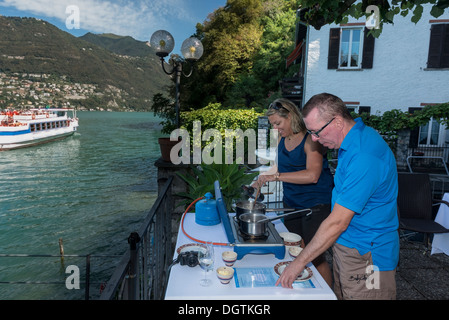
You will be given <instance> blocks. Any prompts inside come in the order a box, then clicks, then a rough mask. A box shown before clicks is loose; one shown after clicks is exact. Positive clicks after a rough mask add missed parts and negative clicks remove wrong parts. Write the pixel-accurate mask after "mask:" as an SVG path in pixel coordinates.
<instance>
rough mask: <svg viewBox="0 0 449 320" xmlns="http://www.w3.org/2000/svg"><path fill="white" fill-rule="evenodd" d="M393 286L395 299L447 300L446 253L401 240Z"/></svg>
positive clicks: (448, 260) (448, 261) (448, 272)
mask: <svg viewBox="0 0 449 320" xmlns="http://www.w3.org/2000/svg"><path fill="white" fill-rule="evenodd" d="M396 286H397V289H396V290H397V300H449V256H447V255H445V254H444V253H438V254H433V255H431V254H430V247H429V249H428V250H426V247H425V246H424V244H423V242H420V241H407V240H404V239H401V247H400V252H399V266H398V269H397V273H396Z"/></svg>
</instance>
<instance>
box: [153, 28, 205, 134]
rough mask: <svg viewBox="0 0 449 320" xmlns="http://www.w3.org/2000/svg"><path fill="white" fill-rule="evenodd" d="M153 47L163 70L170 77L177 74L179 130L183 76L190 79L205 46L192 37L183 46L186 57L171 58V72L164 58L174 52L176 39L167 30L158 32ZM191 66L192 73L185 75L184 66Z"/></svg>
mask: <svg viewBox="0 0 449 320" xmlns="http://www.w3.org/2000/svg"><path fill="white" fill-rule="evenodd" d="M150 45H151V47H152V48H153V49H154V50H155V51H156V55H157V56H158V57H159V58H160V59H161V64H162V69H163V70H164V72H165V73H166V74H168V75H172V74H173V73H175V76H176V78H175V80H176V82H175V83H176V94H175V110H176V127H177V128H179V83H180V81H181V74H183V75H184V76H185V77H186V78H188V77H190V76H191V75H192V72H193V63H194V62H196V61H197V60H198V59H199V58H201V56H202V55H203V44H202V43H201V41H200V40H198V39H197V38H194V37H190V38H188V39H186V40H184V42H183V43H182V45H181V53H182V55H183V56H184V58H183V57H180V56H179V55H177V54H172V55H171V56H170V60H169V63H170V65H171V67H172V68H171V71H167V70H166V69H165V60H164V58H165V57H166V56H168V55H169V54H170V52H172V50H173V48H174V47H175V39H173V36H172V35H171V34H170V32H168V31H165V30H158V31H156V32H154V33H153V35H152V36H151V39H150ZM186 61H187V63H188V64H189V65H190V72H189V73H188V74H185V73H184V72H183V71H182V65H183V63H184V62H186Z"/></svg>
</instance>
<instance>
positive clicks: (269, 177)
mask: <svg viewBox="0 0 449 320" xmlns="http://www.w3.org/2000/svg"><path fill="white" fill-rule="evenodd" d="M271 181H276V174H261V175H259V178H258V179H257V185H258V186H260V187H262V186H264V185H265V183H267V182H271Z"/></svg>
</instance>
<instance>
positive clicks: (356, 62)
mask: <svg viewBox="0 0 449 320" xmlns="http://www.w3.org/2000/svg"><path fill="white" fill-rule="evenodd" d="M362 34H363V33H362V29H360V28H359V29H342V30H341V36H340V54H339V64H338V65H339V68H357V69H359V68H360V65H361V62H362V61H361V60H362V59H361V58H362V57H361V55H360V52H361V48H362V41H363V38H362Z"/></svg>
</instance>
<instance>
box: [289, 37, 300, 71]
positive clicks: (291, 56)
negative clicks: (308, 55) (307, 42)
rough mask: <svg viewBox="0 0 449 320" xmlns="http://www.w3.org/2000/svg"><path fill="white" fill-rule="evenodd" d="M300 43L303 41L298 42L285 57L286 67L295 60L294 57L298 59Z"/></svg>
mask: <svg viewBox="0 0 449 320" xmlns="http://www.w3.org/2000/svg"><path fill="white" fill-rule="evenodd" d="M302 44H303V41H301V42H300V43H298V45H297V46H296V48H295V49H294V50H293V51H292V53H290V55H289V56H288V57H287V61H286V62H287V63H286V68H288V67H289V66H290V65H291V64H292V63H293V62H295V60H296V59H298V58H299V57H300V56H301V54H302Z"/></svg>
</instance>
